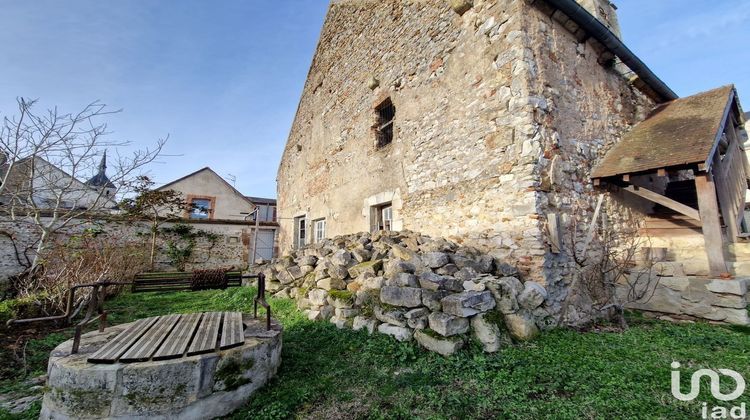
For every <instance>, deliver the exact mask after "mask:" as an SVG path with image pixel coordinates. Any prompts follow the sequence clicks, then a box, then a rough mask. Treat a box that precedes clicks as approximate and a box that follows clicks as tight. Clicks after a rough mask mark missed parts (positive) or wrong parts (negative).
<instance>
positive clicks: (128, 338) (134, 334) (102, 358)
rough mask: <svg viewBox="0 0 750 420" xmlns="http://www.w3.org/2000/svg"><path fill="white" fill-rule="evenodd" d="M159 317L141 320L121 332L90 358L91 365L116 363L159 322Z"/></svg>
mask: <svg viewBox="0 0 750 420" xmlns="http://www.w3.org/2000/svg"><path fill="white" fill-rule="evenodd" d="M158 319H159V317H153V318H144V319H139V320H138V321H136V322H135V323H134V324H133V325H131V326H130V327H129V328H128V329H126V330H125V331H123V332H121V333H120V334H119V335H117V337H115V338H113V339H112V341H110V342H109V343H107V344H105V345H104V347H102V348H100V349H99V351H97V352H96V353H94V354H92V355H91V357H89V358H88V361H89V363H115V362H116V361H117V360H118V359H119V358H120V356H121V355H122V354H123V353H125V352H126V351H127V350H128V349H129V348H130V346H132V345H133V343H135V342H136V341H138V340H139V339H140V338H141V336H143V335H144V334H145V333H146V332H147V331H148V330H149V329H150V328H151V327H152V326H153V325H154V324H155V323H156V322H157V321H158Z"/></svg>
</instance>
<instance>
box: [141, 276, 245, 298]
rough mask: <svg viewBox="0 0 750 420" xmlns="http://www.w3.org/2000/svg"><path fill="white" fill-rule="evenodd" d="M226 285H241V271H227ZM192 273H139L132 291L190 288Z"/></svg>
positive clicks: (168, 290)
mask: <svg viewBox="0 0 750 420" xmlns="http://www.w3.org/2000/svg"><path fill="white" fill-rule="evenodd" d="M226 276H227V283H226V287H239V286H242V272H240V271H228V272H227V273H226ZM192 278H193V273H192V272H189V271H167V272H163V273H141V274H138V275H136V276H135V279H133V285H132V291H133V293H137V292H162V291H163V292H171V291H178V290H191V289H192V284H193V283H192Z"/></svg>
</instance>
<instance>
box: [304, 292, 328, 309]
mask: <svg viewBox="0 0 750 420" xmlns="http://www.w3.org/2000/svg"><path fill="white" fill-rule="evenodd" d="M327 297H328V292H327V291H325V290H323V289H312V290H310V292H308V294H307V299H309V300H310V304H312V305H313V306H322V305H326V304H327V303H328V300H327V299H326V298H327Z"/></svg>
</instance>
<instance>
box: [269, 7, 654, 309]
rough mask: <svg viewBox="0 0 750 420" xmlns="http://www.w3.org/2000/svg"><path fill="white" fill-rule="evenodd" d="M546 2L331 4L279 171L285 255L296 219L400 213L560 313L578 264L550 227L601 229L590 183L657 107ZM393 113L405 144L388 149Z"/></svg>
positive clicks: (364, 220)
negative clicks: (378, 130)
mask: <svg viewBox="0 0 750 420" xmlns="http://www.w3.org/2000/svg"><path fill="white" fill-rule="evenodd" d="M456 3H457V4H458V3H467V4H469V3H471V2H456ZM530 3H534V4H530ZM539 3H543V2H540V1H537V2H530V1H525V0H502V1H482V0H476V1H474V2H473V7H465V8H459V9H457V10H458V11H460V13H461V14H459V13H457V10H454V9H452V8H451V7H450V6H449V2H443V1H398V2H395V1H387V2H383V1H363V0H352V1H337V2H333V3H332V5H331V7H330V10H329V13H328V16H327V18H326V22H325V24H324V27H323V30H322V33H321V38H320V42H319V45H318V49H317V52H316V55H315V58H314V60H313V63H312V65H311V68H310V72H309V75H308V79H307V82H306V85H305V88H304V91H303V95H302V99H301V101H300V105H299V108H298V112H297V116H296V118H295V121H294V123H293V125H292V130H291V133H290V136H289V139H288V142H287V145H286V148H285V151H284V155H283V158H282V162H281V165H280V167H279V173H278V193H279V194H278V196H279V209H280V216H281V221H282V222H281V231H280V245H281V249H282V251H287V250H289V249H291V247H292V245H293V234H294V227H293V220H292V218H295V217H304V218H306V219H307V220H308V221H312V220H315V219H319V218H325V219H326V222H327V223H326V224H327V227H326V228H327V235H328V236H329V237H332V236H335V235H339V234H347V233H353V232H358V231H366V230H370V227H371V225H372V221H371V217H372V214H373V212H371V211H370V208H369V207H371V206H374V205H378V204H382V203H385V202H388V200H390V202H391V204H392V205H393V213H394V214H393V217H394V223H393V226H394V228H395V229H397V230H398V229H402V228H403V229H410V230H413V231H420V232H423V233H424V234H428V235H432V236H435V237H438V236H439V237H446V238H448V239H450V240H453V241H455V242H457V243H460V244H467V245H471V246H474V247H476V248H478V249H480V250H481V251H482V252H485V253H487V254H489V255H491V256H493V257H495V258H499V259H503V260H508V261H514V265H515V266H517V267H518V270H519V272H520V273H521V275H523V276H524V277H525V278H528V279H533V280H534V281H536V282H538V283H539V284H541V285H543V286H545V287H546V288H547V290H548V291H549V293H550V298H549V301H550V305H551V306H552V307H555V306H556V307H559V306H560V305H561V302H562V301H563V300H564V299H565V298H566V296H567V284H568V283H569V282H570V271H571V258H570V256H569V255H568V254H569V253H566V252H562V253H560V254H553V253H551V252H550V247H549V243H550V238H549V234H548V232H547V228H546V221H547V216H548V215H549V214H550V213H556V214H559V215H561V216H565V215H566V214H570V213H571V212H572V211H573V209H580V208H582V209H584V212H583V214H582V215H580V217H581V218H582V220H583V219H585V218H586V217H589V218H590V215H591V213H592V211H593V205H592V203H593V202H594V201H595V199H596V197H595V194H596V193H595V192H594V190H593V187H592V185H591V183H590V181H589V179H588V173H589V171H590V168H591V167H592V166H593V164H594V163H595V161H596V159H597V158H598V157H599V156H601V155H603V153H604V151H605V150H606V149H607V147H608V146H609V145H611V144H613V143H614V142H616V141H617V140H618V138H619V135H620V133H622V132H623V131H625V130H627V129H628V128H629V127H630V125H632V124H633V123H635V122H637V121H639V120H640V119H642V118H643V114H644V112H645V111H646V110H648V109H650V107H651V105H653V103H652V102H651V101H650V100H649V99H648V98H646V97H645V96H644V95H642V94H640V93H638V92H637V91H636V90H635V89H634V88H633V87H632V86H631V85H630V84H629V83H628V81H627V79H626V78H625V77H624V76H623V74H622V73H621V72H620V70H619V69H618V68H617V67H616V66H610V65H607V63H604V64H602V63H600V53H601V52H602V51H601V49H597V48H598V47H596V46H594V45H593V44H592V43H591V41H583V42H579V41H578V39H577V38H576V37H575V36H574V35H573V34H572V33H570V32H569V31H568V30H567V29H565V27H564V26H563V25H562V24H561V23H559V22H557V21H556V20H554V19H553V18H552V17H550V16H549V15H548V14H546V13H545V10H544V9H543V8H542V7H540V6H539ZM599 47H600V46H599ZM386 98H390V100H391V101H392V102H393V104H394V105H395V107H396V118H395V123H394V139H393V142H392V143H391V144H390V145H387V146H385V147H382V148H378V147H376V141H375V140H376V136H375V133H374V132H373V129H372V127H373V125H374V124H375V122H376V115H375V110H374V108H375V107H376V106H377V105H379V104H380V103H382V101H383V100H385V99H386ZM378 197H381V198H382V197H390V198H382V199H381V201H378ZM606 207H607V208H608V209H611V214H612V215H613V217H611V218H610V219H611V220H612V222H613V223H614V224H617V223H619V222H618V220H619V219H618V217H617V215H618V214H619V213H620V211H619V210H620V209H621V208H622V206H620V205H619V204H617V203H612V204H610V203H608V204H607V205H606ZM568 221H569V220H562V224H563V228H565V227H566V226H568V225H566V223H567V222H568ZM309 225H310V224H309V223H308V226H309ZM310 237H312V235H308V238H310ZM563 245H564V246H566V247H568V248H567V249H569V248H570V247H571V246H572V245H571V244H569V243H565V244H563ZM563 251H565V250H563Z"/></svg>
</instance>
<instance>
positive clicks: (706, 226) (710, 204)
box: [695, 172, 727, 276]
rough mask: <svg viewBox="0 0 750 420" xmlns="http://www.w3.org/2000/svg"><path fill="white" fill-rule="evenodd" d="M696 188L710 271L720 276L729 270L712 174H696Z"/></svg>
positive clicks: (713, 274)
mask: <svg viewBox="0 0 750 420" xmlns="http://www.w3.org/2000/svg"><path fill="white" fill-rule="evenodd" d="M695 189H696V191H697V193H698V210H699V212H700V217H701V224H702V225H703V240H704V242H705V248H706V255H707V256H708V267H709V271H710V274H711V275H712V276H720V275H722V274H724V273H726V272H727V265H726V263H725V262H724V241H723V239H722V237H721V224H720V223H719V206H718V204H717V203H716V188H715V186H714V181H713V179H712V177H711V174H710V173H708V172H703V173H697V174H695Z"/></svg>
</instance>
